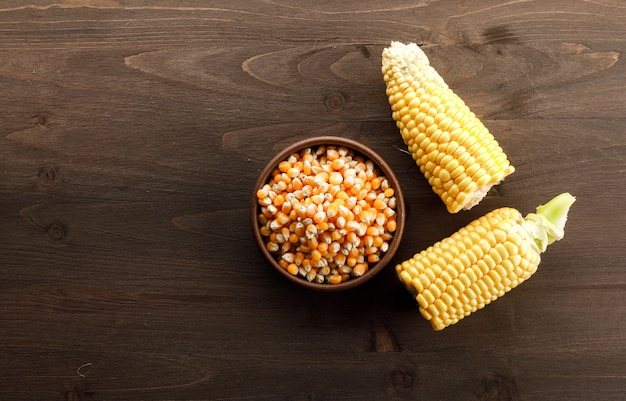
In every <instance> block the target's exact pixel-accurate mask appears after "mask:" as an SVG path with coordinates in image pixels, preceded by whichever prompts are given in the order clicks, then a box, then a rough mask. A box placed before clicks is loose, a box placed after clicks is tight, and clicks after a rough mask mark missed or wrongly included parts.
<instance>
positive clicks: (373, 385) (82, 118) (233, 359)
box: [0, 0, 626, 401]
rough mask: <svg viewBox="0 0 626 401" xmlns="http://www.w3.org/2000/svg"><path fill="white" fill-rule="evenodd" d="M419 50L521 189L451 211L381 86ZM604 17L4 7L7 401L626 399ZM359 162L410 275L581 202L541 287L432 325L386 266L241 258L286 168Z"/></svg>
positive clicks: (262, 7)
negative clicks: (293, 266)
mask: <svg viewBox="0 0 626 401" xmlns="http://www.w3.org/2000/svg"><path fill="white" fill-rule="evenodd" d="M390 40H401V41H405V42H409V41H410V42H416V43H419V44H421V45H423V46H424V49H425V51H426V52H427V54H428V56H429V57H430V59H431V62H432V64H433V65H434V66H435V68H437V70H438V71H439V72H440V74H441V75H442V76H443V77H444V78H445V79H446V81H447V82H448V84H449V85H450V86H451V87H452V88H454V90H455V91H456V92H457V93H458V94H459V95H460V96H461V97H462V98H463V99H464V100H465V102H466V103H467V104H468V105H469V106H470V107H471V108H472V110H473V111H474V112H476V114H477V115H478V116H479V117H480V118H481V119H482V120H483V122H484V123H485V124H486V125H487V126H488V127H489V128H490V129H491V131H492V132H493V133H494V135H495V136H496V138H497V139H498V141H499V142H500V144H501V145H502V147H503V148H504V149H505V151H506V152H507V154H508V155H509V158H510V159H511V161H512V163H513V164H514V165H515V167H516V172H515V174H514V175H512V176H510V177H509V178H507V180H506V181H505V182H504V183H503V184H501V185H499V186H498V187H497V188H496V189H494V190H493V191H492V192H490V194H489V196H488V197H487V198H486V199H485V200H484V201H483V202H482V203H481V204H480V205H479V206H477V207H476V208H474V209H472V210H471V211H469V212H463V213H459V214H456V215H449V214H448V213H447V212H446V211H445V208H444V207H443V205H442V204H441V202H440V201H439V199H438V198H436V196H435V195H434V194H433V193H432V191H431V190H430V188H429V187H428V184H427V183H426V182H425V180H424V179H423V177H422V176H421V175H420V172H419V169H418V168H417V167H416V166H415V165H414V164H413V162H412V160H411V158H410V157H409V156H408V155H407V154H406V153H405V152H404V151H403V149H404V145H403V143H402V139H401V138H400V136H399V134H398V132H397V129H396V127H395V125H394V123H393V121H392V120H391V115H390V110H389V105H388V103H387V99H386V96H385V89H384V83H383V81H382V77H381V75H380V54H381V51H382V49H383V48H384V47H385V46H386V45H387V44H388V43H389V41H390ZM625 43H626V6H625V5H624V4H623V3H622V2H620V1H613V0H593V1H592V0H590V1H565V0H549V1H521V0H520V1H509V2H500V1H496V0H477V1H472V2H469V1H461V0H449V1H438V2H437V1H427V0H424V1H414V0H413V1H409V0H391V1H386V2H380V1H373V0H366V1H344V2H328V1H312V2H311V1H308V2H303V1H296V0H249V1H245V2H244V1H229V2H201V1H195V0H183V1H176V2H172V1H165V0H154V1H142V0H118V1H115V0H65V1H61V0H59V1H54V0H30V1H26V0H7V1H4V2H2V5H0V87H1V88H2V94H3V95H2V96H0V224H1V225H0V228H1V229H0V398H1V399H7V400H9V399H13V400H44V399H45V400H67V401H70V400H71V401H75V400H147V399H150V400H226V399H228V400H244V399H245V400H363V399H367V400H409V399H411V400H413V399H420V400H482V401H486V400H538V401H542V400H553V399H567V400H591V399H598V400H600V399H601V400H605V401H611V400H622V399H623V394H624V391H625V390H626V375H625V372H624V366H626V338H625V337H624V333H625V332H626V323H625V322H626V295H625V294H626V291H625V289H626V273H625V268H626V257H625V254H624V245H625V244H626V241H625V239H626V238H625V236H624V234H623V227H624V226H625V225H626V219H625V214H624V212H623V205H622V203H623V202H622V200H623V199H624V198H625V196H626V190H625V187H626V185H625V184H626V179H625V173H626V164H625V159H626V139H625V138H626V137H625V136H624V132H625V131H626V120H625V119H624V116H625V115H626V106H625V102H624V90H625V89H626V79H625V78H624V77H625V76H626V67H625V63H624V52H625V50H626V47H625ZM315 135H340V136H345V137H350V138H354V139H357V140H359V141H361V142H363V143H364V144H366V145H369V146H371V147H372V148H373V149H374V150H375V151H376V152H378V153H379V154H380V155H381V156H383V157H384V158H385V159H386V160H387V161H388V163H389V164H390V165H391V167H392V168H393V169H394V171H395V172H396V174H397V175H398V178H399V179H400V181H401V183H402V185H403V190H404V195H405V198H406V203H407V204H408V207H409V214H408V216H407V219H408V220H407V223H408V224H407V229H406V233H405V237H404V240H403V244H402V246H401V247H400V250H399V251H398V253H397V255H396V257H395V259H394V262H399V261H402V260H403V259H406V258H408V257H410V256H412V255H413V254H414V253H415V252H417V251H419V250H421V249H423V248H425V247H427V246H429V245H430V244H432V243H433V242H435V241H437V240H439V239H441V238H443V237H445V236H447V235H449V234H451V233H453V232H454V231H456V230H457V229H458V228H460V227H462V226H463V225H465V224H467V223H468V222H470V221H471V220H472V219H474V218H475V217H478V216H479V215H482V214H484V213H486V212H487V211H488V210H491V209H493V208H496V207H499V206H504V205H507V206H514V207H517V208H519V209H520V210H522V211H523V212H524V213H527V212H531V211H533V209H534V208H535V206H537V205H538V204H540V203H543V202H545V201H547V200H548V199H549V198H550V197H552V196H553V195H555V194H557V193H560V192H564V191H569V192H571V193H572V194H574V195H576V197H577V202H576V204H575V205H574V207H573V209H572V211H571V214H570V218H569V221H568V225H567V228H566V232H567V234H566V237H565V239H564V240H563V241H561V242H559V243H557V244H554V245H553V246H552V247H551V248H550V250H549V252H547V253H546V254H545V255H544V257H543V261H542V264H541V267H540V269H539V271H538V272H537V273H536V275H535V276H534V277H533V278H532V279H531V280H529V281H528V282H527V283H525V284H524V285H523V286H520V287H519V288H516V289H515V290H514V291H512V292H511V293H510V294H507V295H506V296H505V297H503V298H502V299H501V300H498V302H495V303H493V304H492V305H489V306H488V307H487V308H485V310H483V311H480V312H477V313H476V314H473V315H472V316H471V317H469V318H467V319H464V320H463V321H462V322H461V323H459V324H458V325H455V326H453V327H450V328H448V329H446V330H444V331H443V332H438V333H435V332H433V331H432V330H431V328H430V326H429V325H428V323H427V322H426V321H425V320H423V319H422V318H421V317H420V316H419V312H418V310H417V307H416V304H415V301H414V300H413V299H411V297H410V295H409V294H408V293H406V292H405V291H404V289H403V288H402V287H401V285H400V283H399V282H398V280H397V279H396V277H395V275H394V274H395V273H394V272H393V269H387V270H385V271H384V272H383V273H382V274H381V275H380V276H377V277H376V278H375V279H374V280H371V281H370V282H368V283H367V284H366V285H364V286H363V287H362V288H357V289H354V290H351V291H350V292H348V293H342V294H318V293H310V292H303V291H302V290H301V289H299V288H296V287H294V286H291V285H289V284H288V283H287V282H285V281H284V279H283V278H281V277H278V276H277V275H275V274H274V272H272V270H271V269H270V268H269V267H268V266H267V265H266V264H265V263H264V261H263V260H262V257H261V254H260V252H258V251H257V250H256V249H255V247H254V242H253V238H252V234H251V232H250V227H249V224H250V223H249V221H248V207H249V202H250V197H251V196H252V192H253V185H254V182H255V180H256V176H257V174H258V173H259V171H260V169H261V168H263V166H264V165H265V163H266V162H267V161H268V160H269V159H270V157H271V156H272V155H273V154H274V153H275V152H276V151H278V150H279V149H281V148H283V147H285V146H287V145H288V144H290V143H292V142H293V141H295V140H297V139H301V138H304V137H309V136H315Z"/></svg>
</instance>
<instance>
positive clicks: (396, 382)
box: [388, 367, 415, 393]
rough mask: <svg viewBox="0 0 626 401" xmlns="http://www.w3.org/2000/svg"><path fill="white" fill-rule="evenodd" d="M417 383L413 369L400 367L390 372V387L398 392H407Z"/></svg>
mask: <svg viewBox="0 0 626 401" xmlns="http://www.w3.org/2000/svg"><path fill="white" fill-rule="evenodd" d="M414 384H415V374H414V372H413V370H412V369H406V368H401V367H398V368H396V369H393V370H392V371H390V372H389V373H388V385H389V388H390V389H391V390H392V391H393V392H396V393H406V392H408V391H409V390H411V389H412V388H413V385H414Z"/></svg>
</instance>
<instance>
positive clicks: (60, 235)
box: [46, 223, 65, 243]
mask: <svg viewBox="0 0 626 401" xmlns="http://www.w3.org/2000/svg"><path fill="white" fill-rule="evenodd" d="M46 233H47V234H48V237H49V238H50V240H52V241H53V242H56V243H60V242H63V240H64V239H65V228H64V227H63V225H62V224H60V223H52V224H50V226H49V227H48V229H47V230H46Z"/></svg>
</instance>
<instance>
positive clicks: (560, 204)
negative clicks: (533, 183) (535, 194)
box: [521, 192, 576, 253]
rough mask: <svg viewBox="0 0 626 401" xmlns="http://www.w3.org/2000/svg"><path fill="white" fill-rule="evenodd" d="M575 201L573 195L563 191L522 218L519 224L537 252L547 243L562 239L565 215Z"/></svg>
mask: <svg viewBox="0 0 626 401" xmlns="http://www.w3.org/2000/svg"><path fill="white" fill-rule="evenodd" d="M575 201H576V198H575V197H574V196H572V195H571V194H570V193H568V192H565V193H562V194H560V195H557V196H556V197H554V198H553V199H552V200H550V201H549V202H548V203H546V204H545V205H540V206H538V207H537V211H536V212H535V213H529V214H528V215H527V216H526V217H525V218H524V221H523V222H522V224H521V226H522V227H523V228H524V231H526V233H527V234H528V235H529V236H530V238H531V239H532V241H531V244H533V245H534V247H535V250H536V251H537V252H539V253H541V252H544V251H545V250H546V248H547V247H548V245H550V244H552V243H554V242H556V241H559V240H561V239H563V236H564V235H565V223H566V222H567V215H568V213H569V210H570V208H571V206H572V205H573V204H574V202H575Z"/></svg>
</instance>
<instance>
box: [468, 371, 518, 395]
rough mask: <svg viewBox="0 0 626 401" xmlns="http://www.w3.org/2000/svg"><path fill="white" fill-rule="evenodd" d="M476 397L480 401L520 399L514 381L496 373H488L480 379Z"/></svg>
mask: <svg viewBox="0 0 626 401" xmlns="http://www.w3.org/2000/svg"><path fill="white" fill-rule="evenodd" d="M477 395H478V399H479V400H481V401H496V400H497V401H517V400H519V399H520V396H519V391H518V390H517V384H516V383H515V380H514V379H513V378H512V377H510V376H508V375H504V374H502V373H498V372H490V373H487V374H485V375H484V376H483V377H482V379H481V380H480V389H479V390H478V394H477Z"/></svg>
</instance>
